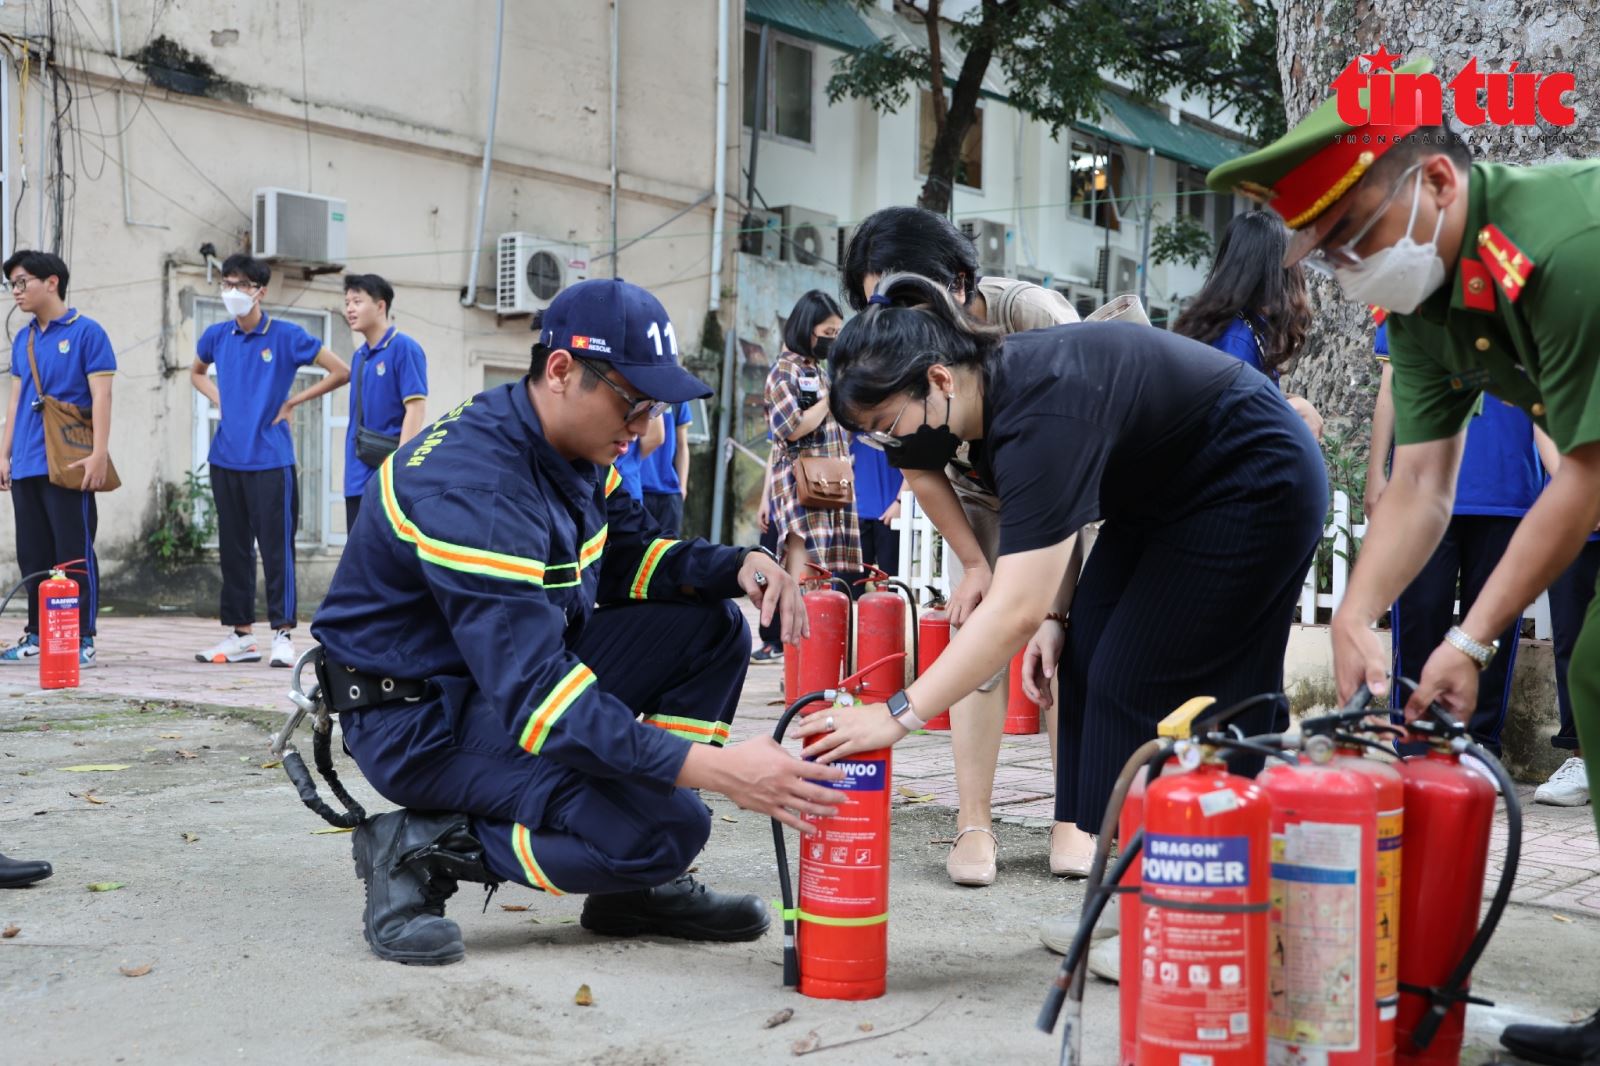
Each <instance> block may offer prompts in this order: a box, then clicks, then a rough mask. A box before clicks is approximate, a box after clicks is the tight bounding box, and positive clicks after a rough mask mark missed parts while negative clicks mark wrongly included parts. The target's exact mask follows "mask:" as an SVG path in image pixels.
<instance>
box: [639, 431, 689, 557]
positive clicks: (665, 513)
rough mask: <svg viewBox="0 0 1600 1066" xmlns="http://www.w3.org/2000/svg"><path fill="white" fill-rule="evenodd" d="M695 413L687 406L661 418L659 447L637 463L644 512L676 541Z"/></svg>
mask: <svg viewBox="0 0 1600 1066" xmlns="http://www.w3.org/2000/svg"><path fill="white" fill-rule="evenodd" d="M692 425H694V413H693V412H692V411H691V410H690V409H689V405H688V404H686V403H680V404H677V405H675V406H673V407H669V408H667V410H666V412H665V413H664V414H662V416H661V429H662V438H661V446H660V447H659V448H656V449H655V450H654V451H652V452H651V453H650V454H649V455H646V456H645V457H644V458H643V459H641V460H640V462H639V487H640V488H641V489H642V490H643V492H644V498H643V500H642V502H643V503H644V509H645V510H646V511H648V512H649V513H650V517H651V518H654V519H655V520H656V524H657V525H658V526H660V527H661V532H662V533H663V534H665V535H666V536H669V537H676V536H678V535H679V534H680V533H681V532H682V531H683V498H684V497H685V496H687V495H688V494H689V427H690V426H692Z"/></svg>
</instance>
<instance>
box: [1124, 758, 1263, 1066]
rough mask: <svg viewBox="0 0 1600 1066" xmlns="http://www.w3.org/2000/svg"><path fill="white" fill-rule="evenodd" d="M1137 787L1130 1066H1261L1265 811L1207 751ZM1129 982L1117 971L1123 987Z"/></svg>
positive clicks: (1248, 786)
mask: <svg viewBox="0 0 1600 1066" xmlns="http://www.w3.org/2000/svg"><path fill="white" fill-rule="evenodd" d="M1179 751H1180V756H1179V757H1180V761H1181V763H1182V765H1183V767H1184V769H1185V770H1186V771H1187V772H1184V773H1177V774H1171V775H1166V776H1162V777H1160V778H1157V779H1156V780H1155V781H1153V782H1151V783H1150V785H1149V787H1148V788H1147V789H1146V790H1145V800H1144V808H1145V809H1144V819H1145V829H1144V853H1143V856H1142V859H1143V862H1142V868H1141V878H1140V885H1141V894H1142V903H1143V907H1142V908H1141V915H1140V921H1139V926H1138V928H1135V929H1129V928H1126V927H1124V928H1123V930H1122V935H1123V936H1124V937H1128V936H1136V937H1138V938H1139V940H1140V943H1141V950H1140V956H1141V957H1140V959H1139V967H1138V970H1137V971H1136V972H1137V973H1138V975H1139V1010H1138V1043H1137V1048H1136V1051H1135V1058H1134V1061H1135V1062H1136V1063H1137V1064H1138V1066H1180V1064H1183V1066H1187V1064H1189V1063H1196V1062H1202V1061H1206V1062H1209V1063H1211V1066H1260V1064H1261V1063H1263V1062H1265V1061H1266V1056H1267V952H1266V947H1267V906H1268V891H1269V888H1268V886H1269V874H1270V869H1269V858H1268V856H1269V843H1268V840H1269V828H1270V820H1271V817H1272V803H1271V800H1270V799H1269V798H1268V796H1267V794H1266V792H1265V790H1263V789H1262V788H1261V787H1259V786H1258V785H1257V784H1256V783H1255V782H1254V781H1251V780H1250V779H1249V778H1245V777H1240V776H1238V775H1236V774H1231V773H1229V772H1228V769H1227V767H1226V766H1225V765H1223V763H1222V762H1221V760H1220V758H1218V757H1217V755H1216V752H1215V749H1212V748H1209V747H1206V746H1202V745H1199V744H1193V743H1189V742H1185V743H1184V744H1183V745H1181V746H1180V749H1179ZM1127 977H1128V974H1127V973H1124V974H1123V979H1124V980H1126V979H1127Z"/></svg>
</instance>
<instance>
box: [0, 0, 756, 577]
mask: <svg viewBox="0 0 1600 1066" xmlns="http://www.w3.org/2000/svg"><path fill="white" fill-rule="evenodd" d="M55 9H56V18H57V23H56V29H55V38H54V40H53V48H54V51H53V57H54V58H53V59H52V60H50V62H49V63H48V64H42V63H41V58H42V57H46V56H49V55H51V54H52V53H51V48H52V42H51V41H50V40H47V39H45V38H44V37H43V36H41V35H42V34H44V33H45V32H46V29H47V22H46V18H45V5H44V4H43V2H42V0H27V2H21V3H17V2H12V3H6V4H5V5H4V6H3V7H0V32H4V33H8V34H10V35H12V36H13V37H14V38H17V39H18V40H21V39H24V38H26V39H29V40H31V43H32V48H33V49H34V51H35V54H34V55H33V56H32V57H31V58H30V59H29V60H28V61H27V63H26V67H27V70H26V75H27V77H26V82H24V62H23V59H22V53H21V50H20V48H19V47H17V45H16V44H13V46H12V54H11V56H10V58H9V59H8V60H7V61H6V62H5V66H4V70H3V81H4V91H5V101H4V103H5V107H4V114H5V121H6V122H7V123H8V124H9V125H8V126H7V136H6V137H5V143H4V148H3V150H4V153H5V154H4V157H3V159H4V166H5V171H6V175H7V182H6V190H5V191H6V194H7V205H6V206H7V221H6V226H5V229H6V233H5V237H6V248H5V250H6V252H7V253H9V252H10V251H12V250H14V249H15V248H22V247H43V248H49V247H50V246H51V244H52V241H53V239H54V236H53V234H54V223H53V220H54V215H55V212H56V191H57V189H60V190H62V193H63V195H64V201H63V203H62V213H63V217H64V220H65V223H66V225H65V228H64V234H63V238H62V245H61V252H62V254H63V256H64V257H65V258H66V260H67V262H68V264H69V265H70V267H71V270H72V281H71V286H70V291H69V294H68V295H69V303H70V304H72V305H73V306H76V307H77V308H78V309H79V310H80V311H81V312H83V313H84V314H86V315H88V316H90V317H92V318H94V319H96V320H98V321H99V322H100V323H101V324H102V325H103V326H104V327H105V328H106V330H107V332H108V333H109V334H110V336H111V339H112V342H113V345H114V347H115V348H116V351H117V357H118V365H119V373H118V376H117V378H116V383H115V391H114V397H115V402H114V407H115V414H114V423H113V432H112V437H111V448H112V455H113V458H114V459H115V461H116V463H117V465H118V467H119V469H120V471H121V473H122V477H123V480H124V487H123V488H122V489H121V490H119V491H118V492H115V493H112V494H109V495H105V496H102V497H101V499H100V516H101V517H100V535H99V545H100V550H101V553H102V557H103V560H104V562H105V567H106V571H107V574H108V577H109V576H110V575H111V574H113V573H114V572H115V570H116V567H117V565H118V563H124V564H125V563H126V562H128V561H131V560H133V559H136V558H138V557H139V556H140V555H141V554H143V553H144V552H145V549H144V547H143V543H144V541H143V538H144V534H145V531H146V529H147V527H148V524H149V522H150V521H151V519H152V516H153V513H154V500H155V486H156V485H157V484H158V483H161V482H178V481H182V480H183V476H184V474H185V472H186V471H188V470H190V469H191V468H192V467H193V466H194V463H195V453H196V450H197V447H198V446H199V445H198V444H197V439H196V438H197V434H196V425H197V420H196V404H195V400H194V394H193V390H192V388H191V386H190V384H189V380H188V368H189V365H190V363H191V362H192V360H193V358H194V344H195V339H196V337H197V335H198V332H199V329H200V328H203V324H204V323H203V321H202V322H200V323H197V320H196V315H197V314H204V313H207V306H206V303H205V301H206V300H208V299H210V298H214V297H215V295H216V288H215V281H216V278H215V277H214V276H213V277H209V278H208V275H207V271H206V266H205V263H204V261H203V259H202V257H201V255H200V254H199V251H198V250H199V249H200V247H201V246H202V245H203V244H205V243H207V242H209V243H211V244H213V245H215V247H216V250H217V255H218V257H219V258H220V257H225V256H226V255H227V254H229V253H230V252H233V251H237V250H245V249H246V248H247V245H248V241H249V232H250V216H249V211H250V208H251V201H252V193H253V190H255V189H257V188H261V187H282V188H288V189H293V190H297V191H306V192H311V193H315V194H318V195H324V196H335V197H340V198H343V199H344V200H346V201H347V204H348V214H347V218H348V253H349V254H348V257H347V259H346V260H345V264H346V268H347V270H349V271H357V272H369V271H370V272H376V273H380V274H383V275H384V276H385V277H387V278H388V279H389V281H390V282H391V283H392V284H393V285H394V287H395V290H396V300H395V308H394V311H395V321H396V323H397V324H398V326H399V327H400V329H402V330H404V331H405V332H407V333H409V334H410V335H412V336H413V337H415V338H416V339H417V340H418V341H419V342H420V343H421V344H422V346H423V348H424V349H425V350H426V352H427V354H428V364H429V379H430V381H429V384H430V390H431V394H432V395H431V397H430V400H429V411H430V412H434V413H438V412H442V411H444V410H446V409H447V408H448V407H449V406H451V405H453V403H454V402H455V401H457V400H458V399H460V398H462V397H465V396H469V395H471V394H472V393H474V392H476V391H478V390H479V389H481V388H483V387H484V384H485V381H486V380H490V381H492V380H494V375H495V374H496V373H497V372H499V373H515V372H519V371H520V370H521V369H523V368H525V367H526V363H527V353H528V347H529V344H530V341H531V337H530V335H529V331H528V325H529V323H528V319H527V318H526V317H522V318H506V319H503V320H502V319H498V318H497V316H496V315H495V313H494V312H493V310H492V309H491V310H485V309H481V307H463V306H462V303H461V294H462V291H463V288H464V286H465V284H466V279H467V276H468V272H469V266H470V260H471V248H472V246H473V240H474V232H473V222H474V212H475V210H476V206H477V197H478V186H479V179H480V171H481V165H482V151H483V141H484V137H485V132H486V129H487V122H488V115H487V112H488V105H489V99H490V93H491V75H492V70H493V58H494V57H493V43H494V35H495V4H494V3H493V2H491V0H462V2H458V3H452V4H448V5H439V4H437V3H427V4H425V3H422V2H420V0H345V2H342V3H339V4H254V5H247V4H226V5H222V4H185V5H174V4H171V3H169V2H154V0H122V2H121V3H120V4H118V3H109V4H108V3H103V2H96V3H89V4H82V5H67V6H66V9H64V7H63V5H61V4H59V3H58V4H56V5H55ZM506 9H507V10H506V27H505V39H504V60H503V73H502V81H501V88H500V101H499V121H498V129H497V133H496V138H495V145H494V168H493V176H492V181H491V184H490V192H489V198H488V208H487V213H486V222H485V226H484V233H483V249H482V251H481V253H480V257H479V262H480V275H479V283H478V285H479V287H478V292H477V293H476V301H477V303H478V304H479V305H487V306H489V307H490V308H492V306H493V303H494V295H495V294H494V282H495V272H494V261H493V260H494V257H493V250H494V244H495V239H496V237H497V235H498V234H500V233H502V232H506V231H526V232H529V233H533V234H537V235H539V236H543V237H548V238H554V239H558V240H567V241H572V242H575V243H579V244H582V245H584V246H586V248H587V249H588V256H589V264H590V265H589V271H590V275H591V276H608V275H610V274H612V273H613V270H614V267H613V261H612V259H611V258H609V257H608V256H606V255H605V254H604V253H606V252H608V251H609V249H610V246H611V245H610V242H611V223H610V205H611V197H612V186H611V174H610V136H611V117H610V77H611V30H610V26H611V16H610V5H609V4H608V3H606V2H603V0H537V2H531V0H509V2H508V3H507V4H506ZM113 10H115V11H116V12H117V14H118V15H119V17H120V26H119V27H115V28H119V29H120V37H121V41H122V46H123V51H124V53H125V54H128V55H134V54H137V53H138V52H139V50H140V49H141V48H144V47H145V46H146V45H147V44H149V43H151V42H160V41H162V40H163V39H164V41H165V42H170V43H173V44H176V45H177V46H179V47H181V48H182V49H185V50H187V51H188V52H189V53H192V55H193V57H194V58H195V59H197V60H199V61H201V62H203V63H204V64H208V65H209V66H210V67H211V68H212V69H213V70H214V71H215V76H214V78H212V79H210V81H209V82H208V83H206V86H205V89H204V93H205V94H204V95H187V94H185V93H180V92H174V91H171V90H169V89H165V88H161V87H159V86H157V85H155V84H153V83H152V81H151V79H150V77H149V76H148V75H147V74H146V72H145V70H143V69H141V67H140V65H139V64H138V63H137V62H136V61H135V60H133V59H128V58H124V59H118V58H117V56H116V54H115V51H116V49H115V41H116V38H117V33H116V32H114V26H113V22H112V12H113ZM302 15H303V17H304V19H305V21H304V23H303V24H302V23H301V22H300V18H301V17H302ZM716 16H717V8H716V4H715V2H711V0H697V2H693V3H691V2H687V0H685V2H677V0H674V2H666V3H658V2H655V0H649V2H645V0H632V2H628V0H624V2H623V3H622V7H621V16H620V19H619V34H618V51H619V55H618V58H619V78H618V80H619V99H618V104H617V111H618V159H619V164H618V169H619V174H618V182H617V185H618V198H617V199H618V203H617V216H618V217H617V223H616V232H617V234H618V236H619V237H620V239H621V243H622V244H623V245H624V247H623V250H622V251H621V253H620V256H619V257H618V259H619V260H620V268H621V269H620V273H621V274H622V276H624V277H626V278H628V279H629V280H630V281H634V282H637V283H640V284H643V285H645V286H647V287H649V288H651V289H652V290H653V291H654V292H655V293H656V294H657V295H658V296H659V297H660V298H661V299H662V301H663V303H665V305H666V306H667V309H668V311H669V312H670V313H671V315H672V317H673V320H674V322H675V324H676V326H677V333H678V336H679V337H680V338H682V339H683V340H684V342H685V343H686V344H692V343H695V342H696V341H697V339H698V337H699V335H700V332H701V325H702V320H703V317H704V315H705V312H706V309H707V303H708V293H709V291H710V280H709V278H710V274H709V271H710V262H711V229H712V198H711V195H710V194H711V191H712V181H713V162H714V160H713V157H714V143H715V142H714V137H715V126H714V116H715V91H716V86H715V80H716V47H715V34H716ZM738 29H739V20H738V19H734V20H732V32H733V33H737V32H738ZM734 69H735V70H736V69H737V66H736V65H735V68H734ZM56 79H59V80H60V83H61V84H60V87H59V88H58V87H57V85H56V84H55V82H56ZM67 89H70V94H71V103H70V105H68V106H66V108H65V113H64V115H63V117H62V119H61V122H60V134H61V139H62V145H63V149H64V179H65V180H58V175H57V174H56V166H55V164H54V163H53V162H52V157H53V154H54V151H55V140H56V133H57V128H56V124H55V123H53V122H52V121H51V119H50V115H51V113H52V112H53V111H54V110H56V108H57V106H58V101H60V100H62V99H64V98H65V95H66V93H65V91H64V90H67ZM119 93H120V94H121V96H122V101H121V107H122V112H121V113H122V115H123V118H122V121H121V124H120V127H119V122H118V117H117V116H118V111H117V107H118V103H117V95H118V94H119ZM734 121H735V122H737V116H735V118H734ZM119 128H120V129H121V130H122V137H121V139H122V141H123V142H124V143H122V144H119V136H118V134H119ZM734 150H735V151H736V149H734ZM124 152H125V154H126V160H127V165H126V175H127V179H128V182H127V185H128V196H127V202H126V203H125V202H124V194H123V180H122V179H123V167H122V164H121V158H122V155H123V153H124ZM733 173H736V172H735V171H734V170H733V168H731V167H730V180H732V178H731V175H732V174H733ZM674 216H678V217H676V218H675V219H674ZM731 217H734V218H736V217H737V216H736V214H731ZM13 218H14V219H15V225H14V226H13V225H12V219H13ZM129 219H131V220H132V221H131V224H130V222H129ZM657 227H659V229H657ZM652 230H654V231H655V232H652V233H650V235H649V236H648V237H646V238H645V239H643V240H640V241H639V242H638V243H636V244H631V245H630V244H629V243H628V242H629V241H630V240H631V239H632V238H634V237H638V236H640V235H642V234H645V233H646V231H652ZM267 302H268V304H269V305H287V306H289V307H292V308H294V309H296V310H298V311H310V312H322V313H326V315H327V316H328V321H329V324H330V333H329V335H330V339H331V346H332V347H333V348H334V350H335V351H336V352H338V353H339V354H340V355H342V356H344V357H346V358H348V356H349V355H350V353H351V352H352V351H353V349H354V346H355V344H356V343H359V340H354V341H353V340H352V336H351V334H350V331H349V330H348V328H347V327H346V326H345V324H344V321H343V312H342V308H343V289H342V285H341V282H340V275H339V274H337V273H335V274H329V275H325V276H321V277H317V278H315V279H307V278H306V277H304V276H303V275H302V274H299V273H296V272H293V271H283V270H277V271H275V273H274V277H273V281H272V285H271V287H270V289H269V295H268V301H267ZM211 313H214V311H213V312H211ZM23 325H24V322H23V319H22V315H21V313H20V312H17V311H13V312H12V313H11V316H10V318H9V320H8V322H7V326H8V331H7V332H8V336H9V335H15V333H16V332H17V331H18V330H19V329H20V328H21V327H22V326H23ZM0 387H9V379H6V384H5V385H4V386H0ZM346 392H347V390H340V392H338V393H336V394H335V398H334V400H333V402H332V404H331V407H330V409H329V410H328V412H327V414H328V415H329V416H330V417H331V418H332V419H334V420H339V419H342V418H343V416H344V414H345V394H346ZM342 434H343V430H342V429H338V430H337V431H336V432H333V433H332V434H330V436H331V440H330V452H331V453H333V454H330V455H329V457H328V458H329V459H330V461H333V462H334V463H335V465H337V463H342V454H343V437H342ZM302 459H303V461H304V457H302ZM334 473H337V471H335V472H334ZM330 476H331V475H330ZM307 480H308V479H307V478H306V477H302V487H301V489H302V498H303V508H304V509H305V510H308V511H309V510H311V509H312V508H313V506H315V505H316V504H317V502H318V490H317V487H316V486H313V485H310V484H307V483H306V481H307ZM334 486H335V487H334V491H333V493H332V495H333V497H335V499H332V500H322V501H321V502H323V503H326V504H333V503H337V505H336V506H332V505H330V506H326V507H325V508H324V514H323V521H322V522H321V523H320V525H321V530H322V535H321V536H320V537H319V538H318V539H319V541H320V542H321V543H319V544H315V545H306V546H305V549H306V552H305V554H306V557H307V558H308V560H309V561H312V562H315V557H316V556H318V555H321V556H322V557H323V558H324V559H325V560H326V559H330V558H332V557H336V554H337V551H338V545H339V543H340V542H341V541H342V532H343V530H342V526H343V505H342V488H341V487H340V485H339V482H338V481H337V479H334ZM311 525H312V528H316V527H317V523H315V522H313V523H311ZM14 560H15V553H14V547H13V534H12V528H11V521H10V517H9V515H7V516H4V517H3V518H0V567H3V568H4V569H0V574H3V573H4V572H5V571H6V570H9V571H11V572H13V573H14V572H15V561H14ZM313 569H314V567H313ZM305 585H306V581H305V580H304V579H303V580H302V595H305V594H306V592H308V591H310V592H312V593H313V594H314V592H315V590H314V588H313V589H311V590H307V589H306V588H305Z"/></svg>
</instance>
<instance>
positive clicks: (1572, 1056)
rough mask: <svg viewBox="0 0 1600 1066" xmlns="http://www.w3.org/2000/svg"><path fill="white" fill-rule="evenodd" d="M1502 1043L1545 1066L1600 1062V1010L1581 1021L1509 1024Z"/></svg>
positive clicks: (1597, 1065) (1594, 1065) (1586, 1065)
mask: <svg viewBox="0 0 1600 1066" xmlns="http://www.w3.org/2000/svg"><path fill="white" fill-rule="evenodd" d="M1500 1043H1502V1044H1504V1045H1505V1046H1506V1050H1508V1051H1510V1052H1511V1053H1512V1054H1513V1055H1516V1056H1517V1057H1518V1058H1522V1059H1527V1060H1528V1061H1529V1062H1542V1063H1544V1064H1545V1066H1600V1011H1595V1012H1594V1013H1593V1014H1591V1015H1589V1017H1588V1019H1587V1020H1585V1021H1581V1022H1579V1023H1578V1024H1577V1025H1508V1026H1506V1029H1505V1032H1503V1033H1501V1034H1500Z"/></svg>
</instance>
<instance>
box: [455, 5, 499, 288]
mask: <svg viewBox="0 0 1600 1066" xmlns="http://www.w3.org/2000/svg"><path fill="white" fill-rule="evenodd" d="M505 32H506V0H499V3H498V4H496V5H495V18H494V75H493V80H492V83H491V87H490V89H489V131H488V135H487V136H486V137H485V138H484V141H483V177H482V178H481V179H480V181H479V183H478V212H477V220H476V221H475V222H474V223H473V226H472V262H471V265H470V266H469V267H468V269H467V287H466V289H465V291H463V292H462V294H461V306H462V307H477V306H480V305H479V304H478V260H479V259H480V258H481V257H482V254H483V216H484V213H485V211H487V209H488V207H489V172H490V170H492V169H493V167H494V124H495V117H496V114H497V113H498V112H499V110H500V56H501V53H502V52H503V51H504V47H503V44H504V41H505ZM485 310H493V308H485Z"/></svg>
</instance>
